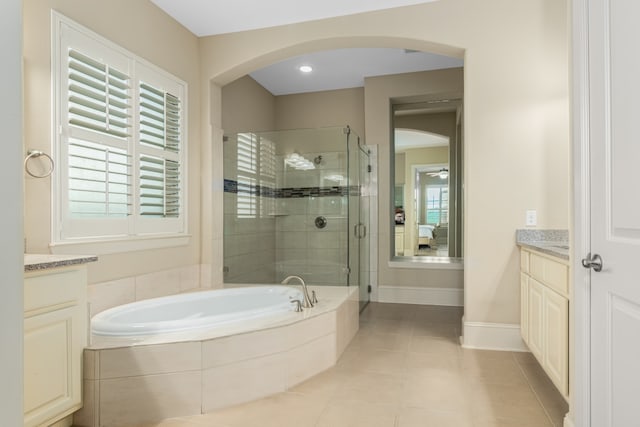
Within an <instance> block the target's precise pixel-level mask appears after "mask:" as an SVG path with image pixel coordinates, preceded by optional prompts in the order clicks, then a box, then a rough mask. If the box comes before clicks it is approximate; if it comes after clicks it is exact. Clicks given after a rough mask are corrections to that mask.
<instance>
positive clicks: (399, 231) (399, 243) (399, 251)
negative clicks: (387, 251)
mask: <svg viewBox="0 0 640 427" xmlns="http://www.w3.org/2000/svg"><path fill="white" fill-rule="evenodd" d="M395 245H396V246H395V255H396V256H402V255H404V225H396V226H395Z"/></svg>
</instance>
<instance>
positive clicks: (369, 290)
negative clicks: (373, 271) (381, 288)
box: [367, 285, 371, 293]
mask: <svg viewBox="0 0 640 427" xmlns="http://www.w3.org/2000/svg"><path fill="white" fill-rule="evenodd" d="M367 292H368V293H371V285H369V286H367Z"/></svg>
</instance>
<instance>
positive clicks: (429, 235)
mask: <svg viewBox="0 0 640 427" xmlns="http://www.w3.org/2000/svg"><path fill="white" fill-rule="evenodd" d="M434 228H435V226H434V225H428V224H418V247H420V246H429V247H431V246H432V245H433V244H434V243H435V239H436V237H435V233H434V231H433V230H434Z"/></svg>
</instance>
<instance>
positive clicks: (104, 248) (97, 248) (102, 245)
mask: <svg viewBox="0 0 640 427" xmlns="http://www.w3.org/2000/svg"><path fill="white" fill-rule="evenodd" d="M190 239H191V235H190V234H180V235H158V236H145V237H136V238H127V239H109V240H83V241H70V242H56V243H51V244H50V245H49V248H50V249H51V253H52V254H56V255H57V254H61V255H75V254H92V255H108V254H116V253H124V252H134V251H145V250H151V249H162V248H171V247H176V246H186V245H188V244H189V240H190Z"/></svg>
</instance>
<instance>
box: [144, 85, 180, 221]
mask: <svg viewBox="0 0 640 427" xmlns="http://www.w3.org/2000/svg"><path fill="white" fill-rule="evenodd" d="M139 93H140V106H139V111H140V119H139V126H140V145H142V146H143V147H144V150H143V151H144V152H145V154H143V155H141V156H140V167H139V171H140V196H139V203H140V214H141V215H144V216H145V217H153V218H176V217H178V216H179V215H180V171H181V165H180V156H179V154H180V149H181V131H180V123H181V105H180V104H181V103H180V99H179V98H178V97H177V96H175V95H172V94H170V93H169V92H166V91H164V90H163V89H160V88H159V87H156V86H154V85H152V84H149V83H145V82H140V88H139ZM141 151H142V149H141ZM147 153H148V154H147Z"/></svg>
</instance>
